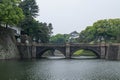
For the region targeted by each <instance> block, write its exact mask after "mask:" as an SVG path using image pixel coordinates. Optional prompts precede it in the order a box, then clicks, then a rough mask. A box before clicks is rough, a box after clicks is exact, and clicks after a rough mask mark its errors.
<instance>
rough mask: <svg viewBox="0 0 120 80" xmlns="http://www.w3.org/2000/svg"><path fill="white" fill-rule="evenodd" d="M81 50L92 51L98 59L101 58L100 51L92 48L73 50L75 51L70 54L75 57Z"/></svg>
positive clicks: (72, 50)
mask: <svg viewBox="0 0 120 80" xmlns="http://www.w3.org/2000/svg"><path fill="white" fill-rule="evenodd" d="M81 49H83V50H88V51H92V52H93V53H94V54H95V55H96V56H97V58H100V49H92V48H73V49H71V51H70V52H71V53H70V55H71V56H73V54H74V53H75V52H76V51H78V50H81Z"/></svg>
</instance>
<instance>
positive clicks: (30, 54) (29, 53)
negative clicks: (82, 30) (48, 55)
mask: <svg viewBox="0 0 120 80" xmlns="http://www.w3.org/2000/svg"><path fill="white" fill-rule="evenodd" d="M17 45H18V50H19V52H20V55H21V58H40V57H41V56H42V55H43V54H44V53H45V52H46V51H48V50H59V51H60V52H61V53H62V54H63V55H64V56H65V57H66V58H71V57H72V55H73V53H74V52H75V51H77V50H79V49H84V50H90V51H93V52H94V53H95V54H96V55H97V57H98V58H102V59H119V58H120V44H78V43H65V44H50V43H49V44H46V43H39V44H37V43H34V44H21V43H19V44H17Z"/></svg>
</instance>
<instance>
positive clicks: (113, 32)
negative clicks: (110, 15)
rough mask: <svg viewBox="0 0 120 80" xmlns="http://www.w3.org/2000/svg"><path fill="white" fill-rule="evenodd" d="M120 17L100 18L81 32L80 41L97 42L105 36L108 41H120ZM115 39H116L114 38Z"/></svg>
mask: <svg viewBox="0 0 120 80" xmlns="http://www.w3.org/2000/svg"><path fill="white" fill-rule="evenodd" d="M119 30H120V19H104V20H98V21H97V22H95V23H93V25H92V26H88V27H87V28H86V29H85V30H83V31H82V32H81V33H80V37H79V40H80V42H88V43H90V42H94V43H95V42H97V40H98V39H99V40H100V41H101V40H102V38H104V41H107V42H120V31H119ZM113 39H114V40H113Z"/></svg>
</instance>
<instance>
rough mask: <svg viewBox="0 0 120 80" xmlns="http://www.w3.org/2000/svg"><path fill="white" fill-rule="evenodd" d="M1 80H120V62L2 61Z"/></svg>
mask: <svg viewBox="0 0 120 80" xmlns="http://www.w3.org/2000/svg"><path fill="white" fill-rule="evenodd" d="M0 80H120V61H110V60H101V59H81V58H75V59H69V60H67V59H62V58H48V59H39V60H18V61H14V60H6V61H0Z"/></svg>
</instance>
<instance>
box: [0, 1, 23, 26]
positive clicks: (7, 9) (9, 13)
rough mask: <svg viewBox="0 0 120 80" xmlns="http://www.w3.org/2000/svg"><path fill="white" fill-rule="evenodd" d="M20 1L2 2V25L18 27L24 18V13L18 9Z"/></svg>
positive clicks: (0, 11)
mask: <svg viewBox="0 0 120 80" xmlns="http://www.w3.org/2000/svg"><path fill="white" fill-rule="evenodd" d="M20 2H21V1H20V0H1V1H0V24H5V25H16V24H18V23H19V21H20V20H22V19H23V18H24V15H23V11H22V9H21V8H19V7H18V5H19V4H20Z"/></svg>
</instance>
